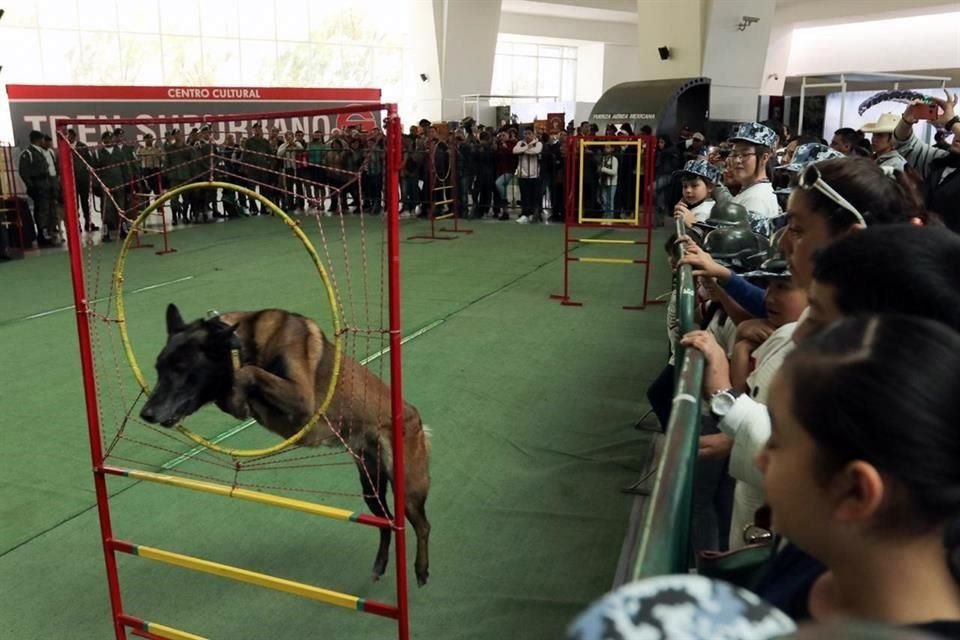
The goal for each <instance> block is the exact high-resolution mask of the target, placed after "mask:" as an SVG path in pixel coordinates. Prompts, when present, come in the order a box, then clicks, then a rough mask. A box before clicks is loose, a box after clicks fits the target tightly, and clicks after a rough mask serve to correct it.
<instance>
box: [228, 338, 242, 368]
mask: <svg viewBox="0 0 960 640" xmlns="http://www.w3.org/2000/svg"><path fill="white" fill-rule="evenodd" d="M230 362H232V363H233V371H234V373H236V372H237V370H238V369H239V368H240V367H242V366H243V344H242V343H241V342H240V336H238V335H237V334H236V333H234V334H233V335H231V336H230Z"/></svg>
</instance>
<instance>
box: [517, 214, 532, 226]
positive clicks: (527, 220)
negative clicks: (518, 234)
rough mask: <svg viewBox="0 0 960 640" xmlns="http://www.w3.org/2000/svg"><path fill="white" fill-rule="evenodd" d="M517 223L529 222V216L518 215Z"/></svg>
mask: <svg viewBox="0 0 960 640" xmlns="http://www.w3.org/2000/svg"><path fill="white" fill-rule="evenodd" d="M517 224H530V218H528V217H527V216H520V217H519V218H517Z"/></svg>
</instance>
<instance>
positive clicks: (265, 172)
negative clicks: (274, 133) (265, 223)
mask: <svg viewBox="0 0 960 640" xmlns="http://www.w3.org/2000/svg"><path fill="white" fill-rule="evenodd" d="M251 130H252V134H251V136H250V137H249V138H247V139H246V140H245V141H244V143H243V154H242V156H241V160H242V162H243V163H244V169H245V170H246V173H247V177H248V178H249V179H250V181H251V183H252V184H251V185H250V188H251V189H256V188H257V187H259V188H260V194H261V195H262V196H264V197H266V198H268V199H270V200H273V199H274V198H273V190H272V189H271V188H270V180H271V179H272V176H271V174H270V170H271V169H272V168H273V161H274V153H275V151H274V149H273V147H272V146H271V145H270V141H269V140H267V139H266V138H264V137H263V126H262V125H261V124H260V123H259V122H255V123H253V126H252V127H251ZM251 213H253V212H252V211H251ZM260 213H262V208H261V207H260V203H257V215H260Z"/></svg>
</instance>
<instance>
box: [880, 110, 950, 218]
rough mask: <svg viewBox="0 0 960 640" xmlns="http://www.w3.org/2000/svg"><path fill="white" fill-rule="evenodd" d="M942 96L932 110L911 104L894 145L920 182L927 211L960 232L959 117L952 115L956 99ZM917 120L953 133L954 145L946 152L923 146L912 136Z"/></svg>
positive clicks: (894, 136)
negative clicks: (916, 174)
mask: <svg viewBox="0 0 960 640" xmlns="http://www.w3.org/2000/svg"><path fill="white" fill-rule="evenodd" d="M944 93H945V94H946V98H945V99H943V98H932V100H933V102H934V103H935V105H936V107H937V108H936V109H935V110H931V109H930V106H931V105H930V104H929V103H926V102H920V101H916V102H914V103H912V104H910V105H909V106H908V107H907V108H906V109H905V110H904V112H903V117H902V118H900V122H899V123H898V124H897V127H896V129H894V131H893V143H894V147H895V148H896V149H897V151H899V152H900V155H902V156H903V157H904V158H905V159H906V161H907V164H909V165H910V166H911V167H913V168H914V169H915V170H916V171H917V172H918V173H919V174H920V176H921V177H922V178H923V184H922V185H921V187H920V189H921V194H922V195H923V198H924V201H925V202H926V206H927V210H929V211H932V212H934V213H936V214H937V215H938V216H940V218H941V219H942V220H943V222H944V224H946V225H947V226H948V227H949V228H950V229H952V230H953V231H956V232H960V117H958V116H957V115H956V111H955V110H956V106H957V95H956V94H954V95H952V96H951V95H950V93H949V92H948V91H944ZM937 114H939V115H937ZM931 118H932V119H931ZM920 120H928V121H930V122H932V123H933V124H936V125H939V126H940V127H942V128H943V129H945V130H947V131H948V132H950V133H952V134H953V144H951V145H950V147H949V148H948V149H938V148H937V147H933V146H930V145H929V144H926V143H925V142H922V141H921V140H920V139H919V138H917V137H916V136H915V135H914V134H913V125H915V124H917V122H919V121H920Z"/></svg>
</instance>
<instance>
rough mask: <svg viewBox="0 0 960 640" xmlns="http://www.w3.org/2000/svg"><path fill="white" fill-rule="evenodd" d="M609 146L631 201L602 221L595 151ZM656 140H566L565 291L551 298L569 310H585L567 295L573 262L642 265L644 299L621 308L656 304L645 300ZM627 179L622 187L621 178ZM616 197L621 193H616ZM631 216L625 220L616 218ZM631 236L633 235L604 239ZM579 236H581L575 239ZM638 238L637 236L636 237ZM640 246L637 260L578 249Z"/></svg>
mask: <svg viewBox="0 0 960 640" xmlns="http://www.w3.org/2000/svg"><path fill="white" fill-rule="evenodd" d="M607 145H610V146H613V147H615V148H617V147H619V148H620V149H621V151H620V152H619V153H617V154H616V155H617V156H619V157H618V163H617V167H618V169H617V170H618V173H619V175H618V185H617V188H618V189H621V188H623V187H626V188H627V189H629V190H628V191H627V190H624V191H621V192H620V193H625V194H626V195H628V196H630V197H622V196H621V198H619V199H618V200H619V202H618V203H615V204H614V205H613V206H609V205H608V207H607V209H608V214H607V215H609V210H610V209H612V210H613V212H614V214H613V215H612V216H609V217H604V215H603V213H602V212H600V211H598V209H597V200H598V197H597V196H598V194H599V193H600V188H601V179H600V177H599V172H598V168H599V165H598V160H599V161H600V162H602V161H603V160H602V156H601V154H600V153H598V150H600V151H602V149H603V147H605V146H607ZM655 152H656V139H655V138H654V137H653V136H570V137H568V138H567V154H566V162H565V164H564V177H565V182H564V185H565V187H566V191H565V203H566V206H565V211H566V215H565V216H564V225H563V226H564V229H563V291H562V293H557V294H551V295H550V298H551V299H554V300H559V301H560V304H562V305H564V306H570V307H580V306H583V302H578V301H575V300H573V299H572V298H571V296H570V265H571V264H573V263H581V264H594V265H607V266H611V265H612V266H631V265H641V266H642V267H643V297H642V298H641V301H640V302H639V303H638V304H628V305H623V308H624V309H628V310H640V309H645V308H646V306H647V305H648V304H652V303H655V302H656V300H650V299H649V284H650V260H651V254H652V245H651V240H652V232H653V216H654V159H655ZM624 176H625V177H627V178H629V179H630V180H631V182H630V183H629V184H628V185H624V184H622V180H623V177H624ZM618 195H619V194H618ZM617 211H619V212H620V214H621V215H622V214H623V213H626V214H629V215H627V216H626V217H620V215H618V214H617ZM588 229H593V230H600V231H602V232H603V233H601V234H596V235H593V236H585V235H583V230H588ZM623 232H633V233H632V237H619V238H613V237H606V236H610V235H618V234H619V235H623ZM578 234H579V235H578ZM638 236H639V237H638ZM628 246H629V247H639V248H642V250H643V253H642V255H640V256H639V257H622V256H617V257H609V256H608V257H604V256H583V255H580V254H579V253H578V250H579V249H581V248H583V247H597V248H612V247H628Z"/></svg>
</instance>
